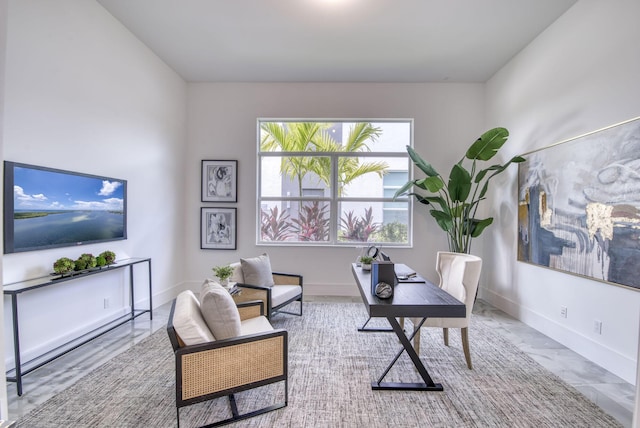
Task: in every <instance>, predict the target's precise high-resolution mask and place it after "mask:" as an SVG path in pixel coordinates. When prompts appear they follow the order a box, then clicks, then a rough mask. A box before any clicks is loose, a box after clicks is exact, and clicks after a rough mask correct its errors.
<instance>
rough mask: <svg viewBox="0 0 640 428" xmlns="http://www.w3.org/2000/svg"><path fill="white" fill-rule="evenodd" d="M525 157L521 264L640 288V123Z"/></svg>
mask: <svg viewBox="0 0 640 428" xmlns="http://www.w3.org/2000/svg"><path fill="white" fill-rule="evenodd" d="M524 157H525V158H526V161H525V162H523V163H520V164H519V165H518V203H519V206H518V260H520V261H523V262H528V263H532V264H535V265H540V266H545V267H549V268H552V269H556V270H560V271H563V272H568V273H572V274H576V275H580V276H584V277H588V278H591V279H595V280H599V281H605V282H608V283H612V284H616V285H623V286H628V287H631V288H634V289H640V118H636V119H633V120H629V121H627V122H624V123H621V124H617V125H614V126H611V127H608V128H605V129H602V130H599V131H595V132H592V133H589V134H586V135H583V136H580V137H576V138H574V139H571V140H567V141H565V142H562V143H558V144H555V145H552V146H549V147H547V148H544V149H540V150H537V151H534V152H531V153H528V154H526V155H524Z"/></svg>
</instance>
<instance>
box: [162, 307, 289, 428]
mask: <svg viewBox="0 0 640 428" xmlns="http://www.w3.org/2000/svg"><path fill="white" fill-rule="evenodd" d="M175 304H176V301H175V300H174V301H173V304H172V306H171V313H170V315H169V321H168V323H167V333H168V335H169V339H170V341H171V345H172V346H173V350H174V354H175V362H176V417H177V421H178V428H179V427H180V408H182V407H185V406H190V405H192V404H195V403H200V402H203V401H208V400H212V399H215V398H219V397H224V396H227V397H228V398H229V405H230V407H231V413H232V416H231V418H228V419H225V420H221V421H218V422H215V423H212V424H209V425H206V426H204V427H201V428H208V427H215V426H220V425H225V424H228V423H231V422H235V421H239V420H242V419H247V418H250V417H253V416H257V415H260V414H263V413H266V412H270V411H272V410H276V409H280V408H283V407H285V406H287V404H288V398H289V395H288V335H287V331H286V330H282V329H276V330H272V331H268V332H264V333H258V334H251V335H246V336H240V337H236V338H231V339H224V340H216V341H213V342H209V343H203V344H199V345H184V343H182V341H181V340H180V337H179V336H178V334H177V333H176V331H175V328H174V327H173V316H174V310H175ZM238 310H239V312H240V318H241V319H242V320H244V319H248V318H254V317H256V316H258V315H263V314H264V305H263V303H262V302H261V301H251V302H243V303H239V304H238ZM238 367H240V370H241V371H240V372H239V371H238ZM281 381H284V401H282V402H279V403H276V404H274V405H271V406H268V407H264V408H261V409H259V410H255V411H252V412H248V413H244V414H240V413H239V412H238V408H237V405H236V400H235V396H234V394H235V393H238V392H241V391H245V390H248V389H252V388H257V387H260V386H264V385H268V384H271V383H276V382H281Z"/></svg>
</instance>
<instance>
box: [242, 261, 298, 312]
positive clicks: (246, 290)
mask: <svg viewBox="0 0 640 428" xmlns="http://www.w3.org/2000/svg"><path fill="white" fill-rule="evenodd" d="M231 267H233V275H232V276H231V278H230V280H231V281H232V282H236V283H237V286H238V287H239V288H240V290H241V293H240V294H238V295H236V296H234V300H235V301H236V302H244V301H251V300H260V301H262V302H263V303H264V306H265V312H266V317H267V318H268V319H271V317H272V316H273V315H275V314H276V313H284V314H291V315H300V316H302V297H303V294H302V293H303V278H302V275H298V274H293V273H282V272H272V273H271V276H272V277H273V283H274V285H272V286H265V285H262V284H247V283H246V282H245V278H244V275H243V273H242V268H241V265H240V262H235V263H232V264H231ZM296 301H298V302H300V310H299V312H290V311H287V310H285V309H284V308H285V307H286V306H288V305H289V304H291V303H293V302H296Z"/></svg>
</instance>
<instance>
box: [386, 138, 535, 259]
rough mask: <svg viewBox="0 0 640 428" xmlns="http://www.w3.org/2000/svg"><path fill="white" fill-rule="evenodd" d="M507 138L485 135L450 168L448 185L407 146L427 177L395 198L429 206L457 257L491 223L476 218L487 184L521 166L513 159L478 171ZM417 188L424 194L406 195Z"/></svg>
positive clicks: (411, 183)
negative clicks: (468, 163) (405, 197)
mask: <svg viewBox="0 0 640 428" xmlns="http://www.w3.org/2000/svg"><path fill="white" fill-rule="evenodd" d="M508 137H509V131H507V130H506V129H505V128H493V129H490V130H489V131H487V132H485V133H484V134H482V135H481V136H480V138H478V139H477V140H476V141H475V142H474V143H473V144H472V145H471V147H469V149H468V150H467V152H466V153H465V155H464V156H463V157H462V159H460V161H459V162H458V163H456V164H455V165H453V167H452V168H451V172H450V173H449V181H448V182H447V184H445V181H444V178H443V177H442V176H441V175H440V173H438V171H436V170H435V168H433V166H431V164H429V163H427V162H426V161H425V160H424V159H422V158H421V157H420V155H419V154H418V153H417V152H416V151H415V150H413V148H411V147H409V146H407V152H408V153H409V157H411V160H412V161H413V163H415V165H416V166H417V167H418V168H420V170H422V172H424V173H425V174H426V175H427V177H425V178H421V179H415V180H410V181H408V182H406V183H405V184H404V186H402V187H401V188H400V189H399V190H398V191H397V192H396V194H395V195H394V198H398V197H400V196H402V195H405V194H406V195H408V196H414V197H415V198H416V200H417V201H418V202H420V203H422V204H425V205H430V213H431V215H432V216H433V218H435V219H436V222H437V223H438V226H440V228H441V229H442V230H444V231H445V232H446V233H447V237H448V239H449V250H450V251H452V252H456V253H469V250H470V249H471V239H472V238H477V237H478V236H480V234H481V233H482V231H483V230H484V229H485V228H486V227H487V226H489V225H490V224H491V223H492V222H493V217H488V218H485V219H477V218H475V215H476V212H477V210H478V204H479V203H480V201H482V200H483V199H485V195H486V193H487V190H488V189H489V181H490V180H491V179H492V178H493V177H495V176H496V175H498V174H500V173H501V172H502V171H504V170H505V169H507V167H508V166H509V165H510V164H511V163H519V162H523V161H524V160H525V159H524V158H523V157H521V156H514V157H513V158H511V159H510V160H509V161H508V162H507V163H505V164H504V165H500V164H495V165H491V166H490V167H488V168H484V169H480V166H479V162H480V161H488V160H490V159H491V158H493V157H494V156H495V155H496V154H497V153H498V150H500V148H501V147H502V146H503V145H504V143H505V142H506V141H507V138H508ZM465 159H467V160H470V161H471V167H470V169H468V168H465V166H463V162H464V161H465ZM412 187H417V188H418V189H421V191H424V192H426V194H424V195H423V194H422V192H421V193H416V192H415V191H411V192H409V190H410V189H411V188H412Z"/></svg>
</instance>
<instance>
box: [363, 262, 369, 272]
mask: <svg viewBox="0 0 640 428" xmlns="http://www.w3.org/2000/svg"><path fill="white" fill-rule="evenodd" d="M362 270H371V264H369V263H367V264H364V263H362Z"/></svg>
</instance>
